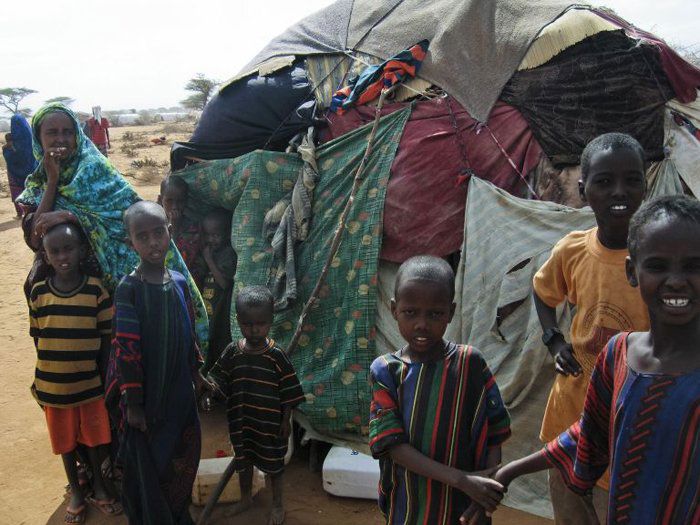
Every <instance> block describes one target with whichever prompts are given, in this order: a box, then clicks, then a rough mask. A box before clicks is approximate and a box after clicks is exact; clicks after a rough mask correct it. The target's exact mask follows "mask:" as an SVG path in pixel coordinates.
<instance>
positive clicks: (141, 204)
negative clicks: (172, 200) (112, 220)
mask: <svg viewBox="0 0 700 525" xmlns="http://www.w3.org/2000/svg"><path fill="white" fill-rule="evenodd" d="M140 215H153V216H156V217H162V218H163V222H165V224H168V216H167V215H166V214H165V210H164V209H163V207H162V206H161V205H160V204H158V203H157V202H153V201H136V202H135V203H133V204H132V205H131V206H129V207H128V208H127V209H126V211H125V212H124V215H123V216H122V221H123V222H124V229H125V230H126V234H127V235H129V233H130V232H131V229H130V228H131V224H132V223H133V222H134V220H135V219H136V217H138V216H140Z"/></svg>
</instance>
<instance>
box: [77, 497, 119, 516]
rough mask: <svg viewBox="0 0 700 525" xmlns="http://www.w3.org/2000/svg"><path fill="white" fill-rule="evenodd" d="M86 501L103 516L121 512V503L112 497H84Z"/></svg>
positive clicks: (117, 514)
mask: <svg viewBox="0 0 700 525" xmlns="http://www.w3.org/2000/svg"><path fill="white" fill-rule="evenodd" d="M85 499H86V501H87V502H88V503H89V504H90V505H92V506H93V507H95V508H96V509H97V510H99V511H100V512H102V514H104V515H105V516H119V515H120V514H121V513H122V512H123V509H122V505H121V503H119V502H118V501H117V500H115V499H114V498H109V499H97V498H94V497H88V498H85Z"/></svg>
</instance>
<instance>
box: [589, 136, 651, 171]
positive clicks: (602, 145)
mask: <svg viewBox="0 0 700 525" xmlns="http://www.w3.org/2000/svg"><path fill="white" fill-rule="evenodd" d="M606 149H609V150H611V151H618V150H624V149H626V150H630V151H633V152H634V153H636V154H637V155H638V156H639V158H640V160H641V161H642V164H644V163H645V161H646V155H645V154H644V148H643V147H642V145H641V144H640V143H639V141H638V140H637V139H635V138H634V137H633V136H631V135H628V134H627V133H603V134H602V135H598V136H597V137H596V138H594V139H593V140H591V141H590V142H589V143H588V144H587V145H586V147H585V148H584V149H583V153H581V180H582V181H584V182H585V180H586V179H587V178H588V172H589V171H590V169H591V157H593V155H594V154H596V153H598V152H599V151H604V150H606Z"/></svg>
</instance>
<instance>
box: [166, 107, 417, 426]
mask: <svg viewBox="0 0 700 525" xmlns="http://www.w3.org/2000/svg"><path fill="white" fill-rule="evenodd" d="M409 115H410V108H406V109H405V110H402V111H397V112H395V113H392V114H391V115H389V116H386V117H384V118H382V120H381V121H380V123H379V126H378V129H377V133H376V137H375V141H374V147H373V148H372V151H371V154H370V156H369V158H368V160H367V163H366V164H365V170H364V180H363V182H362V184H361V186H360V187H359V190H358V192H357V194H356V196H355V200H354V202H353V206H352V209H351V211H350V214H349V216H348V219H347V222H346V227H345V231H344V232H343V240H342V243H341V244H340V248H339V250H338V253H337V255H336V257H335V258H334V259H333V261H332V263H331V266H330V271H329V273H328V276H327V279H326V283H325V285H324V286H323V288H322V289H321V293H320V300H319V301H318V302H317V303H316V305H315V306H314V308H313V309H312V311H311V312H310V313H309V315H308V316H307V318H306V323H305V325H304V327H303V333H302V335H301V338H300V339H299V345H298V348H297V349H296V351H295V352H294V353H293V354H292V356H291V360H292V363H293V364H294V367H295V369H296V371H297V375H298V376H299V379H300V380H301V383H302V386H303V387H304V392H305V394H306V402H305V403H303V404H302V405H301V406H300V407H299V410H301V411H302V412H304V414H305V415H306V416H307V417H308V419H309V420H310V422H311V424H312V426H313V427H314V429H315V430H317V431H319V432H321V433H326V434H333V435H348V437H350V435H353V436H355V438H357V437H358V436H366V435H367V430H368V429H367V421H368V417H369V402H370V391H369V386H368V381H367V378H368V371H369V365H370V364H371V362H372V360H373V359H374V357H375V356H376V350H375V317H376V311H377V269H378V262H379V251H380V248H381V240H382V219H383V217H382V215H383V209H384V197H385V194H386V187H387V183H388V181H389V175H390V168H391V165H392V162H393V160H394V156H395V154H396V148H397V147H398V144H399V140H400V138H401V134H402V133H403V128H404V125H405V123H406V121H407V120H408V117H409ZM370 129H371V124H369V125H367V126H364V127H362V128H359V129H357V130H355V131H353V132H351V133H348V134H346V135H343V136H342V137H340V138H338V139H336V140H334V141H332V142H328V143H326V144H324V145H323V146H321V147H319V148H318V149H317V164H318V170H319V175H320V178H319V182H318V185H317V186H316V189H315V192H314V198H313V217H312V223H311V228H310V231H309V236H308V239H307V240H306V241H304V242H302V243H300V244H298V245H297V247H296V248H295V250H294V256H295V259H296V268H297V280H298V294H299V300H298V301H297V302H296V303H294V304H292V305H291V306H290V307H289V308H287V309H286V310H284V311H281V312H278V313H276V314H275V323H274V326H273V328H272V331H271V333H270V336H271V337H272V338H273V339H275V341H277V343H278V344H279V345H280V346H282V347H283V348H284V347H285V346H286V345H287V344H288V343H289V341H290V340H291V337H292V335H293V333H294V330H295V328H296V324H297V320H298V318H299V314H300V312H301V309H302V307H303V304H304V303H305V302H306V300H307V299H308V298H309V296H310V294H311V291H312V290H313V288H314V286H315V284H316V282H317V280H318V276H319V275H320V273H321V270H322V268H323V266H324V264H325V262H326V259H327V256H328V252H329V249H330V245H331V242H332V239H333V235H334V232H335V230H336V228H337V226H338V221H339V219H340V215H341V213H342V211H343V209H344V207H345V204H346V203H347V200H348V198H349V197H350V192H351V189H352V185H353V180H354V176H355V172H356V170H357V167H358V166H359V164H360V161H361V159H362V157H363V155H364V152H365V148H366V146H367V141H368V139H369V134H370ZM302 166H303V163H302V161H301V159H300V158H299V156H298V155H296V154H287V153H277V152H269V151H254V152H251V153H249V154H246V155H243V156H241V157H238V158H236V159H232V160H221V161H213V162H209V163H206V164H199V165H195V166H193V167H190V168H187V169H186V170H183V171H181V172H178V173H177V175H178V176H180V177H182V178H183V179H184V180H185V181H186V182H187V183H188V185H189V187H190V197H191V198H190V202H189V208H190V211H191V212H193V213H194V214H195V215H197V214H199V215H201V214H203V213H205V212H206V211H207V210H208V209H209V208H211V207H212V206H220V207H223V208H227V209H230V210H232V211H233V228H232V233H231V243H232V246H233V248H234V249H235V250H236V253H237V254H238V269H237V271H236V278H235V288H234V294H235V292H236V291H238V290H240V289H241V288H242V287H244V286H247V285H252V284H265V285H267V284H269V283H270V282H271V281H273V280H274V279H275V275H272V274H273V273H274V271H275V270H274V268H273V264H272V250H271V247H270V242H269V241H270V239H266V238H263V233H262V231H263V221H264V218H265V214H266V213H267V212H268V211H269V210H270V209H271V208H272V207H273V206H274V205H275V204H276V203H277V202H278V201H279V200H280V199H282V198H283V197H285V196H287V195H288V194H289V193H290V192H291V191H292V188H293V187H294V183H295V181H296V179H297V178H298V176H299V175H300V173H301V169H302ZM231 322H232V335H233V338H234V340H235V339H236V338H238V337H240V331H239V330H238V326H237V325H236V320H235V315H234V314H233V313H232V316H231Z"/></svg>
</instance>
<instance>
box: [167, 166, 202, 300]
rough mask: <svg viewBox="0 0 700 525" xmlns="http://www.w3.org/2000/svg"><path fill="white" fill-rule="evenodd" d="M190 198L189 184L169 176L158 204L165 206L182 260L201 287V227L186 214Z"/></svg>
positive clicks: (174, 240)
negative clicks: (199, 262)
mask: <svg viewBox="0 0 700 525" xmlns="http://www.w3.org/2000/svg"><path fill="white" fill-rule="evenodd" d="M188 196H189V188H188V186H187V183H186V182H185V181H184V180H183V179H181V178H180V177H175V176H173V175H172V174H168V175H166V177H165V178H164V179H163V181H162V182H161V183H160V195H158V204H160V205H161V206H163V209H164V210H165V214H166V216H167V217H168V221H169V222H170V225H171V226H172V236H173V242H175V246H177V250H178V251H179V252H180V255H182V260H183V261H185V265H187V269H188V270H189V271H190V274H192V278H193V279H194V281H195V283H197V286H200V285H201V279H202V276H201V275H199V274H198V267H197V264H196V263H197V260H198V258H199V256H200V251H201V239H200V236H201V235H200V227H199V223H197V221H194V220H192V219H191V218H190V217H188V216H187V214H186V213H185V208H186V207H187V198H188Z"/></svg>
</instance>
